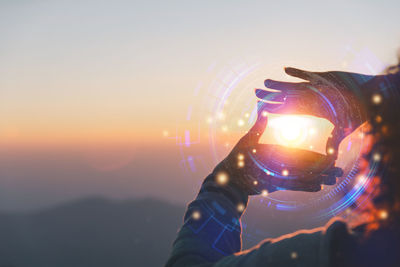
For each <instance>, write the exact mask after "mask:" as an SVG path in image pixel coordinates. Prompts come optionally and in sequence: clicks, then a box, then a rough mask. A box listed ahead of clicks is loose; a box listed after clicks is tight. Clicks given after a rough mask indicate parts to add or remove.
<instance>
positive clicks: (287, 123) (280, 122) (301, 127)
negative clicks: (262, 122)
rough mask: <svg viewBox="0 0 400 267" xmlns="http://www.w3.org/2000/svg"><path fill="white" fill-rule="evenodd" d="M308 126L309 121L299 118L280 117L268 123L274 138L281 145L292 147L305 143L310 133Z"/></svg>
mask: <svg viewBox="0 0 400 267" xmlns="http://www.w3.org/2000/svg"><path fill="white" fill-rule="evenodd" d="M309 125H310V120H309V119H307V118H303V117H299V116H282V117H278V118H274V119H272V120H271V122H270V126H271V128H272V129H273V131H274V136H275V138H276V139H277V140H279V141H280V143H281V144H283V145H286V146H292V147H293V146H297V145H299V144H301V143H302V142H304V141H305V139H306V137H307V135H308V134H309V132H310V126H309ZM313 131H314V130H313Z"/></svg>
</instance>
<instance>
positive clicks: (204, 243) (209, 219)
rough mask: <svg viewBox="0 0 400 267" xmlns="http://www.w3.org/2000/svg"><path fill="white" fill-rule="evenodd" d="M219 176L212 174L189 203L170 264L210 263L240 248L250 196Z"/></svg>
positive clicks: (195, 264)
mask: <svg viewBox="0 0 400 267" xmlns="http://www.w3.org/2000/svg"><path fill="white" fill-rule="evenodd" d="M216 179H217V177H216V173H215V172H213V173H212V174H210V175H209V176H208V177H207V178H206V179H205V181H204V183H203V185H202V187H201V190H200V192H199V194H198V196H197V198H196V199H195V200H194V201H193V202H191V203H190V204H189V206H188V208H187V211H186V214H185V217H184V224H183V226H182V228H181V229H180V231H179V233H178V237H177V239H176V240H175V242H174V245H173V251H172V253H171V257H170V259H169V260H168V263H167V266H198V265H205V266H207V265H211V264H213V263H215V262H217V261H218V260H220V259H221V258H223V257H225V256H227V255H231V254H233V253H235V252H239V251H240V250H241V222H240V217H241V215H242V213H243V211H244V209H245V207H246V205H247V201H248V196H247V194H245V193H244V192H242V191H241V190H239V189H237V188H236V187H235V186H234V185H232V184H230V183H229V182H227V183H226V184H223V185H221V184H220V183H218V182H217V180H216Z"/></svg>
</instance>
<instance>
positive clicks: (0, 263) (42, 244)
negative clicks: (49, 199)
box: [0, 197, 185, 267]
mask: <svg viewBox="0 0 400 267" xmlns="http://www.w3.org/2000/svg"><path fill="white" fill-rule="evenodd" d="M184 209H185V207H184V206H177V205H173V204H169V203H166V202H163V201H161V200H156V199H138V200H125V201H117V200H109V199H105V198H101V197H93V198H86V199H81V200H77V201H72V202H68V203H65V204H62V205H58V206H56V207H52V208H46V209H43V210H40V211H36V212H32V213H29V214H11V213H2V214H0V237H1V242H0V267H6V266H7V267H24V266H26V267H55V266H57V267H71V266H73V267H89V266H96V267H103V266H107V267H110V266H115V267H118V266H130V267H132V266H144V267H146V266H152V267H153V266H163V264H164V263H165V261H166V259H167V257H168V254H169V252H170V249H171V245H172V242H173V240H174V238H175V235H176V232H177V230H178V228H179V227H180V225H181V224H182V217H183V213H184Z"/></svg>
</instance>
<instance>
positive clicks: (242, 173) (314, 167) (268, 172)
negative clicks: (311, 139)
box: [214, 103, 343, 195]
mask: <svg viewBox="0 0 400 267" xmlns="http://www.w3.org/2000/svg"><path fill="white" fill-rule="evenodd" d="M259 104H260V103H259ZM261 106H263V104H262V103H261ZM261 110H262V109H261V108H259V112H258V118H257V121H256V123H255V124H254V126H253V127H252V128H251V129H250V131H249V132H248V133H247V134H246V135H245V136H244V137H242V138H241V139H240V141H239V142H238V143H237V145H236V146H235V147H234V148H233V150H232V152H231V153H230V154H229V155H228V156H227V157H226V158H225V159H224V160H223V161H222V162H221V163H220V164H218V165H217V167H216V168H215V170H214V174H215V177H216V182H217V183H219V184H220V185H222V186H223V185H225V184H232V185H234V186H236V187H237V188H239V189H240V190H242V191H244V192H246V193H247V194H249V195H254V194H260V193H267V192H274V191H277V190H294V191H307V192H316V191H319V190H321V184H328V185H332V184H335V183H336V177H340V176H341V175H342V174H343V172H342V170H341V169H340V168H337V167H335V166H334V163H335V161H334V159H332V157H328V156H325V155H322V154H319V153H316V152H312V151H306V150H301V149H293V148H287V147H282V146H278V145H266V144H259V143H258V141H259V139H260V136H261V135H262V134H263V132H264V130H265V128H266V126H267V117H266V116H263V115H262V112H261Z"/></svg>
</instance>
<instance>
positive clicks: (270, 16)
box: [0, 0, 400, 210]
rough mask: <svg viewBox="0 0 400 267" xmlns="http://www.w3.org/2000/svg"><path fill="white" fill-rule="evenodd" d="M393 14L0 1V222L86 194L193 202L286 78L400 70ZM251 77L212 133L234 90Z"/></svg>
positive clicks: (308, 6)
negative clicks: (9, 213)
mask: <svg viewBox="0 0 400 267" xmlns="http://www.w3.org/2000/svg"><path fill="white" fill-rule="evenodd" d="M399 10H400V2H399V1H365V0H363V1H361V0H360V1H330V2H322V1H225V0H224V1H152V0H149V1H122V0H116V1H102V0H96V1H94V0H93V1H89V0H83V1H35V0H32V1H0V36H1V39H0V40H1V41H0V210H12V209H21V210H25V209H31V208H37V207H42V206H51V205H53V204H54V203H58V202H62V201H65V200H68V199H74V198H78V197H82V196H87V195H104V196H108V197H115V198H127V197H158V198H161V199H166V200H168V201H171V202H180V203H185V202H186V201H188V200H190V199H192V198H193V197H194V194H195V192H196V190H197V189H198V186H199V184H200V183H201V181H202V179H203V178H204V176H205V175H206V174H207V173H208V172H209V171H211V169H212V168H213V165H214V164H215V162H216V161H217V160H219V159H221V158H222V157H223V156H224V153H227V152H228V151H229V149H231V147H232V145H233V144H234V143H235V142H236V141H237V139H238V138H239V137H240V136H241V135H242V134H243V133H244V132H245V131H246V130H247V129H248V128H249V127H250V126H251V123H252V120H251V116H250V115H251V111H252V109H253V108H254V105H255V103H256V98H255V97H254V96H253V93H254V92H253V89H254V88H255V87H259V88H262V87H263V80H264V79H266V78H273V79H284V80H295V79H293V78H289V77H287V76H285V75H284V72H283V67H284V66H294V67H302V68H305V69H311V70H330V69H335V70H347V71H355V72H357V71H359V72H364V73H372V74H374V73H379V72H380V71H382V70H383V68H384V67H385V66H386V65H388V64H393V63H395V62H396V51H397V49H398V48H399V47H400V32H399V25H400V17H399V16H398V11H399ZM252 66H256V67H254V69H252V71H253V70H254V72H252V71H249V74H248V75H247V74H246V75H247V76H246V77H245V78H244V79H242V80H241V81H240V82H238V83H237V84H236V85H235V91H234V92H233V93H232V94H231V95H230V98H228V104H227V105H228V106H227V107H226V108H225V107H224V109H225V110H226V114H223V115H224V116H225V117H224V118H223V120H224V122H218V123H220V124H217V125H216V126H215V124H213V125H214V126H215V127H216V128H213V129H212V130H210V129H211V127H212V126H211V125H210V121H211V120H215V121H216V120H218V116H219V115H218V114H216V113H215V112H214V111H215V110H216V109H215V106H216V105H217V104H216V103H218V101H219V97H221V94H222V93H223V92H225V91H224V90H226V85H227V84H229V82H230V81H232V80H234V79H235V77H236V76H235V75H239V74H240V73H241V71H245V70H250V69H251V67H252ZM214 89H215V90H214ZM218 90H220V91H218ZM224 112H225V111H224ZM246 113H249V115H248V117H246ZM246 118H248V119H246ZM240 119H243V120H244V123H243V125H237V124H238V120H240ZM213 123H214V121H213ZM239 124H241V123H239ZM230 125H236V126H235V127H233V126H230ZM316 125H317V126H316V127H322V126H321V125H325V124H324V122H321V121H320V122H317V123H316ZM318 125H319V126H318ZM214 126H213V127H214ZM239 126H240V127H239ZM223 127H226V128H223ZM324 127H325V126H324ZM322 128H323V127H322ZM224 129H225V130H224ZM186 131H187V132H190V140H191V141H193V140H194V142H193V143H192V144H190V145H189V146H186V148H185V144H183V145H182V144H181V145H179V144H180V143H179V142H180V141H182V140H185V138H186V137H185V135H186ZM224 131H226V132H228V133H229V136H224V133H223V132H224ZM213 133H214V134H215V136H217V137H218V138H217V139H216V140H217V143H216V144H214V145H211V144H212V142H211V141H210V138H211V137H212V134H213ZM321 138H322V137H321ZM320 145H323V142H322V141H321V142H320ZM215 147H217V149H218V153H215V152H213V149H214V148H215ZM183 149H185V151H183ZM188 149H191V150H190V151H189V152H188ZM189 154H190V156H187V155H189ZM190 157H194V158H195V160H196V170H195V171H193V169H192V170H191V171H188V170H186V169H185V166H186V165H185V160H186V161H190ZM189 163H190V162H189ZM189 165H190V164H189ZM190 166H191V165H190ZM190 168H191V167H190ZM178 192H180V193H181V194H178Z"/></svg>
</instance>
